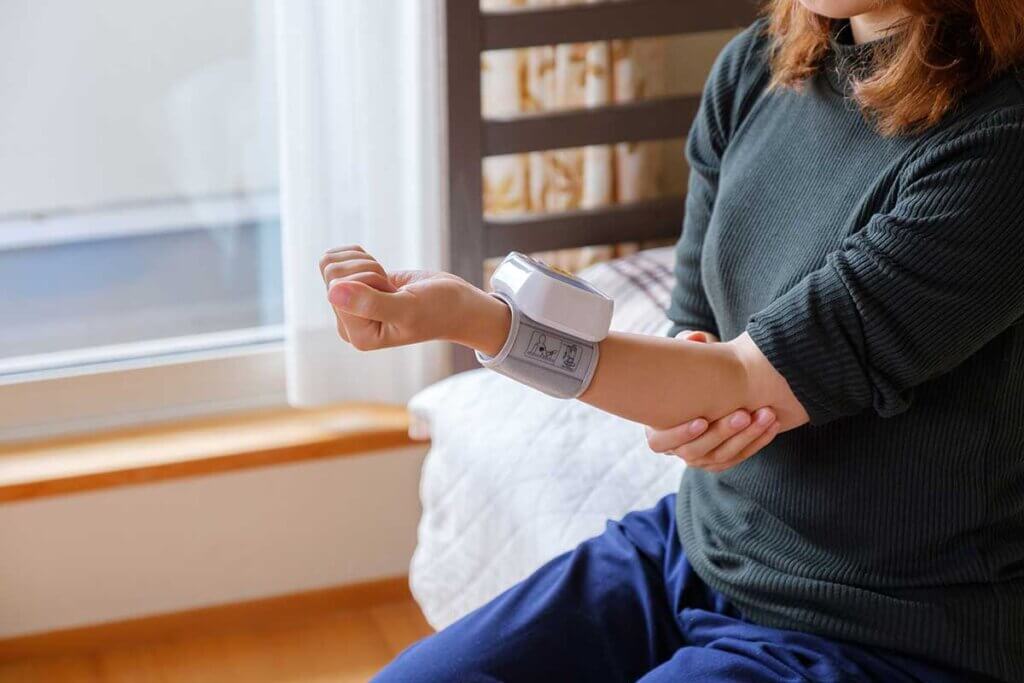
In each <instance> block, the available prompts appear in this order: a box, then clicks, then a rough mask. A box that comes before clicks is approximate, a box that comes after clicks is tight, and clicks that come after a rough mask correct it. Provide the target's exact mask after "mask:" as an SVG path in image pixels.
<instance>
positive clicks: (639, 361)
mask: <svg viewBox="0 0 1024 683" xmlns="http://www.w3.org/2000/svg"><path fill="white" fill-rule="evenodd" d="M465 312H466V316H465V319H469V320H473V321H474V325H473V326H472V328H471V329H468V330H467V334H466V336H465V337H463V338H456V339H453V341H458V342H460V343H463V344H465V345H467V346H471V347H473V348H476V349H478V350H481V351H483V352H484V353H487V354H489V355H494V354H496V353H497V352H498V350H499V349H500V348H501V346H502V344H503V343H504V341H505V338H506V337H507V336H508V331H509V323H510V316H509V314H508V308H507V307H506V306H505V305H504V304H502V303H501V302H499V301H497V300H496V299H494V298H493V297H489V296H487V297H483V298H480V297H474V299H473V302H472V304H471V308H470V309H468V310H466V311H465ZM580 400H582V401H585V402H586V403H589V404H591V405H593V406H596V407H597V408H600V409H602V410H605V411H607V412H609V413H613V414H615V415H619V416H620V417H624V418H626V419H628V420H633V421H635V422H641V423H643V424H646V425H650V426H652V427H655V428H667V427H672V426H675V425H678V424H681V423H683V422H686V421H688V420H691V419H694V418H697V417H703V418H705V419H707V420H709V421H713V420H716V419H718V418H720V417H723V416H725V415H727V414H729V413H730V412H733V411H735V410H737V409H740V408H743V409H746V410H756V409H757V408H761V407H764V406H768V407H771V408H774V409H775V410H776V412H777V414H778V419H779V423H780V427H781V428H782V429H783V430H785V429H792V428H793V427H796V426H798V425H801V424H803V423H805V422H806V421H807V414H806V412H805V411H804V410H803V407H802V406H801V405H800V404H799V402H798V401H797V400H796V398H795V396H793V393H792V392H791V391H790V389H789V385H788V384H787V383H786V380H785V379H784V378H783V377H782V376H781V375H779V373H778V372H776V370H775V369H774V368H773V367H772V366H771V364H770V363H769V362H768V361H767V359H765V357H764V356H763V355H762V354H761V352H760V350H758V348H757V346H756V345H754V343H753V341H752V340H751V339H750V337H748V336H747V335H746V334H744V335H742V336H740V337H739V338H737V339H735V340H733V341H731V342H728V343H720V344H701V343H697V342H690V341H684V340H681V339H669V338H667V337H653V336H644V335H637V334H625V333H621V332H613V333H612V334H610V335H609V336H608V337H607V338H606V339H605V340H604V341H602V342H601V347H600V357H599V360H598V364H597V371H596V372H595V373H594V379H593V381H592V382H591V384H590V387H589V388H588V389H587V391H586V392H584V393H583V395H582V396H581V397H580Z"/></svg>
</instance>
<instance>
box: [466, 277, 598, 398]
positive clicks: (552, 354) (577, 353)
mask: <svg viewBox="0 0 1024 683" xmlns="http://www.w3.org/2000/svg"><path fill="white" fill-rule="evenodd" d="M492 296H493V297H495V298H496V299H499V300H501V301H502V302H504V303H505V305H507V306H508V307H509V308H510V309H512V325H511V326H510V328H509V333H508V339H506V340H505V345H504V346H502V347H501V351H499V352H498V354H497V355H496V356H487V355H484V354H482V353H480V352H479V351H477V353H476V359H477V360H478V361H479V362H480V365H482V366H484V367H485V368H489V369H491V370H494V371H495V372H500V373H501V374H503V375H505V376H507V377H511V378H512V379H514V380H516V381H517V382H522V383H523V384H525V385H527V386H530V387H533V388H534V389H537V390H538V391H543V392H544V393H545V394H548V395H549V396H554V397H555V398H576V397H577V396H579V395H580V394H582V393H583V392H584V391H586V390H587V387H588V386H590V381H591V380H592V379H593V378H594V371H595V370H596V369H597V359H598V344H597V342H588V341H584V340H582V339H577V338H576V337H572V336H570V335H567V334H564V333H562V332H558V331H556V330H553V329H551V328H550V327H547V326H545V325H541V324H540V323H538V322H536V321H535V320H531V319H530V318H528V317H526V316H525V315H523V314H522V312H521V311H520V310H519V309H518V308H517V307H516V305H515V303H514V302H513V301H512V300H511V299H510V298H509V297H507V296H505V295H504V294H501V293H495V294H492Z"/></svg>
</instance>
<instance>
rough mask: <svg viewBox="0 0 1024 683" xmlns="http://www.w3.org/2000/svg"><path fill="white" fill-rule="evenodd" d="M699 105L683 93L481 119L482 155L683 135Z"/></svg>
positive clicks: (663, 138) (694, 96)
mask: <svg viewBox="0 0 1024 683" xmlns="http://www.w3.org/2000/svg"><path fill="white" fill-rule="evenodd" d="M699 106H700V97H698V96H696V95H687V96H681V97H666V98H661V99H657V100H648V101H644V102H630V103H628V104H616V105H610V106H607V107H596V108H593V109H576V110H572V111H564V112H555V113H550V114H534V115H529V116H522V117H517V118H509V119H488V120H486V121H484V141H483V153H484V155H485V156H493V155H498V154H518V153H522V152H536V151H540V150H546V149H558V148H563V147H582V146H583V145H601V144H607V143H613V142H636V141H639V140H665V139H669V138H677V137H683V136H685V135H686V133H687V132H688V131H689V129H690V123H691V121H692V120H693V117H694V115H696V113H697V109H698V107H699Z"/></svg>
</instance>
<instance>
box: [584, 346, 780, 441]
mask: <svg viewBox="0 0 1024 683" xmlns="http://www.w3.org/2000/svg"><path fill="white" fill-rule="evenodd" d="M580 400H582V401H585V402H586V403H589V404H591V405H593V406H596V407H598V408H601V409H602V410H605V411H607V412H609V413H614V414H615V415H619V416H621V417H624V418H626V419H629V420H633V421H635V422H642V423H643V424H646V425H650V426H652V427H655V428H658V429H663V428H666V427H671V426H674V425H678V424H681V423H683V422H686V421H689V420H691V419H694V418H697V417H703V418H705V419H707V420H709V421H713V420H716V419H718V418H720V417H723V416H725V415H727V414H728V413H730V412H732V411H734V410H736V409H738V408H748V409H755V408H758V407H760V406H763V405H766V404H764V403H757V402H756V399H755V397H753V396H751V384H750V381H749V378H748V376H747V370H746V368H745V366H744V365H743V363H742V362H741V360H740V357H739V355H738V354H737V353H736V350H735V348H734V347H733V346H731V345H729V344H699V343H696V342H688V341H682V340H676V339H669V338H667V337H651V336H642V335H636V334H624V333H618V332H613V333H612V334H610V335H609V336H608V338H607V339H605V340H604V341H603V342H601V355H600V358H599V361H598V365H597V372H595V373H594V379H593V381H592V382H591V384H590V387H589V388H588V389H587V391H586V392H584V394H583V395H582V396H581V397H580Z"/></svg>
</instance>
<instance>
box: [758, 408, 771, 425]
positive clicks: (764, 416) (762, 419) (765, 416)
mask: <svg viewBox="0 0 1024 683" xmlns="http://www.w3.org/2000/svg"><path fill="white" fill-rule="evenodd" d="M774 421H775V413H773V412H772V411H770V410H759V411H757V424H759V425H769V424H771V423H772V422H774Z"/></svg>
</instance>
